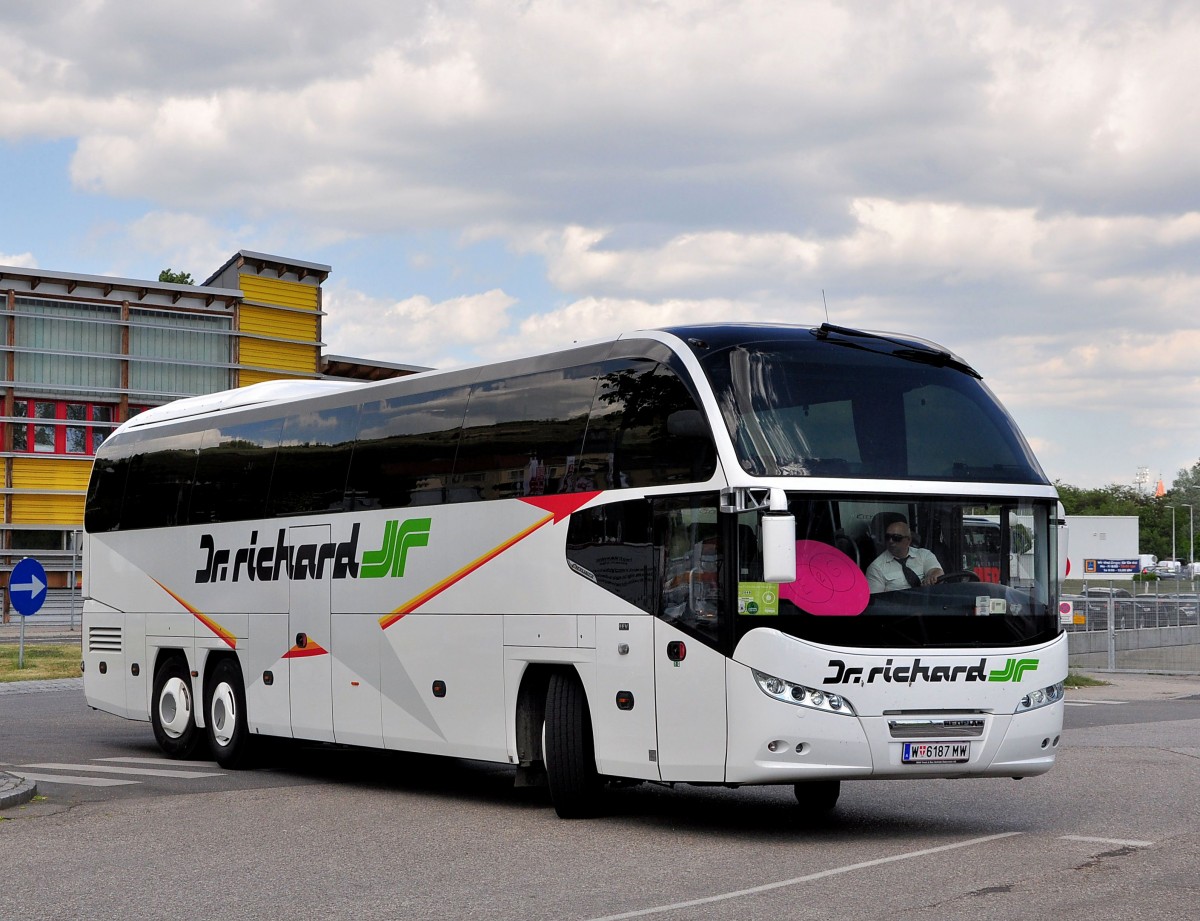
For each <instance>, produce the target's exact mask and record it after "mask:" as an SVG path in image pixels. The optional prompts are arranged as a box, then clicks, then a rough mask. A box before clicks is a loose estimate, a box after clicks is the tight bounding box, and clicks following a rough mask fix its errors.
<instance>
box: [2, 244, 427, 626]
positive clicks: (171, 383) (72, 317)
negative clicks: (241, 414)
mask: <svg viewBox="0 0 1200 921" xmlns="http://www.w3.org/2000/svg"><path fill="white" fill-rule="evenodd" d="M329 273H330V267H329V266H327V265H318V264H316V263H310V262H302V261H300V260H295V259H286V258H282V257H279V256H270V255H265V254H262V253H253V252H248V251H244V250H243V251H240V252H238V253H236V254H234V255H233V256H232V257H230V259H229V260H228V261H227V262H226V263H225V264H224V265H223V266H221V268H220V269H218V270H217V271H216V272H214V273H213V274H212V275H211V276H210V277H209V278H208V279H207V280H206V281H204V282H203V283H202V284H199V285H181V284H171V283H165V282H158V281H143V280H137V279H124V278H112V277H107V276H95V275H79V274H71V273H67V272H50V271H43V270H40V269H26V268H14V267H6V266H0V298H2V299H3V307H4V313H3V318H4V331H3V336H4V339H3V360H4V381H3V388H4V390H3V405H2V407H0V410H2V411H0V457H2V458H3V465H4V484H3V500H4V516H3V524H2V526H0V583H3V584H4V585H5V586H7V582H8V574H9V573H10V572H11V570H12V567H13V566H14V565H15V564H16V563H17V562H19V561H20V560H21V558H22V557H26V556H32V557H36V558H37V559H38V560H39V561H40V562H41V563H42V564H43V565H44V566H45V567H46V570H47V576H48V581H49V583H50V587H51V589H62V588H68V589H70V588H71V587H73V586H74V585H75V584H76V581H77V578H78V572H79V568H80V560H79V558H78V549H77V548H78V543H79V540H78V534H79V531H80V528H81V527H82V522H83V507H84V498H85V495H86V492H87V483H88V477H89V474H90V472H91V460H92V456H93V455H94V454H95V451H96V448H98V447H99V446H100V444H101V443H102V442H103V441H104V439H105V438H106V437H107V436H108V434H109V433H110V432H111V431H112V430H113V429H114V428H116V427H117V426H118V425H120V424H121V423H122V422H124V421H125V420H126V419H128V418H129V417H130V416H131V415H134V414H136V413H138V412H140V411H141V410H143V409H147V408H149V407H151V406H159V405H161V404H163V403H167V402H170V401H171V400H174V399H177V398H179V397H186V396H197V395H200V394H205V393H213V392H215V391H219V390H228V389H230V388H233V387H241V386H245V385H247V384H253V383H258V382H260V381H266V380H278V379H315V378H321V377H355V378H358V377H361V378H371V379H378V378H379V377H389V376H395V375H399V374H405V373H412V372H413V371H417V370H421V369H419V368H413V367H407V366H403V365H387V364H383V363H378V362H375V363H370V362H360V361H356V360H354V359H350V358H344V357H340V356H325V355H324V354H323V348H324V343H323V342H322V339H321V321H322V317H323V316H324V311H323V310H322V301H321V285H322V284H323V283H324V281H325V279H326V278H327V277H328V276H329ZM74 594H75V593H74V591H67V592H61V591H59V592H55V591H51V593H50V597H51V598H52V599H55V600H56V601H57V602H58V603H59V604H60V605H61V604H62V603H63V602H64V601H66V602H67V603H70V604H72V605H73V604H74V601H75V599H74ZM3 616H4V620H5V621H8V620H9V618H10V613H9V601H8V593H7V591H6V592H5V593H4V607H3Z"/></svg>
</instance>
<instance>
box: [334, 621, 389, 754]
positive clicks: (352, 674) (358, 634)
mask: <svg viewBox="0 0 1200 921" xmlns="http://www.w3.org/2000/svg"><path fill="white" fill-rule="evenodd" d="M332 621H333V622H332V626H331V646H332V652H333V674H332V681H333V736H334V739H335V740H336V741H337V742H339V743H341V744H344V745H368V746H370V747H372V748H383V711H382V695H381V694H380V684H379V674H380V673H379V656H380V647H381V645H382V644H383V643H384V642H385V641H384V639H383V637H381V636H380V635H379V634H380V630H379V621H378V620H377V619H376V618H375V617H372V616H370V615H363V614H334V615H333V618H332Z"/></svg>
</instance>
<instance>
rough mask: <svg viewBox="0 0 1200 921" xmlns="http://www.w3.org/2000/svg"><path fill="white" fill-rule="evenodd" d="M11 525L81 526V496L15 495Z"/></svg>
mask: <svg viewBox="0 0 1200 921" xmlns="http://www.w3.org/2000/svg"><path fill="white" fill-rule="evenodd" d="M12 523H13V524H82V523H83V496H37V495H23V496H22V495H15V496H13V497H12Z"/></svg>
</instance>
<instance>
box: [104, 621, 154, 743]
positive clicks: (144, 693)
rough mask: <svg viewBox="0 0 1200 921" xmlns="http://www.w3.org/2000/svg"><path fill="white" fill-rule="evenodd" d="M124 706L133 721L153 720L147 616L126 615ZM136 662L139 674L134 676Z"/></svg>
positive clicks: (151, 674) (151, 664)
mask: <svg viewBox="0 0 1200 921" xmlns="http://www.w3.org/2000/svg"><path fill="white" fill-rule="evenodd" d="M125 662H126V666H125V704H126V707H127V708H128V709H127V712H126V713H125V715H126V716H128V717H129V718H130V719H135V720H148V719H150V707H151V701H150V693H151V691H152V690H153V684H154V661H153V660H152V659H149V658H148V657H147V656H146V615H144V614H126V615H125ZM134 663H136V664H137V666H138V670H137V671H138V673H137V674H136V675H135V674H133V667H132V666H133V665H134ZM109 664H110V667H111V663H109Z"/></svg>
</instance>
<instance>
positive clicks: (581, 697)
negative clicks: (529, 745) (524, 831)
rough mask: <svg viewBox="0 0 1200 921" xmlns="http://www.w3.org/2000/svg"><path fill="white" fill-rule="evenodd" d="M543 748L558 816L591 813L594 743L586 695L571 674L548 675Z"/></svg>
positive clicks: (595, 800) (594, 804)
mask: <svg viewBox="0 0 1200 921" xmlns="http://www.w3.org/2000/svg"><path fill="white" fill-rule="evenodd" d="M542 749H543V752H542V753H543V756H544V758H545V761H546V777H547V779H548V780H549V782H550V801H551V802H552V803H553V804H554V811H555V812H557V813H558V816H559V818H563V819H580V818H586V817H588V816H591V815H594V814H595V813H596V810H597V808H598V806H599V799H600V775H599V773H598V772H597V770H596V746H595V743H594V741H593V738H592V719H591V715H590V713H589V712H588V705H587V696H586V695H585V694H584V691H583V686H582V685H581V684H580V683H579V679H578V678H576V677H575V676H574V675H567V674H562V673H555V674H554V675H551V676H550V684H549V687H548V688H547V689H546V723H545V727H544V735H543V743H542Z"/></svg>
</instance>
